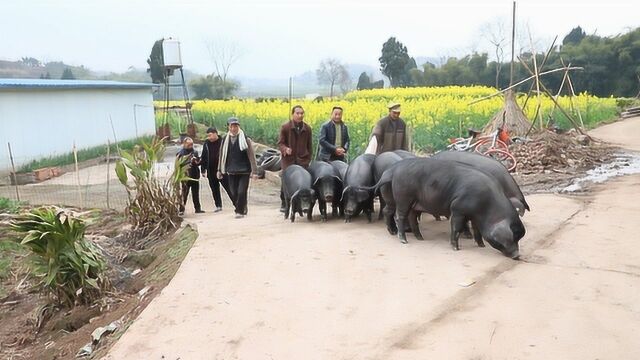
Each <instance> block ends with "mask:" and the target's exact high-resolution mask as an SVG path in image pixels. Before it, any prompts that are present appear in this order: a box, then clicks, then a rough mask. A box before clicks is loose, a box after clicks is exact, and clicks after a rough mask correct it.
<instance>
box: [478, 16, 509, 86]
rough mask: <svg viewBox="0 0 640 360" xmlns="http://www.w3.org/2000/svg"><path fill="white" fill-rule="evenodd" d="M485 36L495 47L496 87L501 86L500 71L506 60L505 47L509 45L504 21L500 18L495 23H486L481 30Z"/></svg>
mask: <svg viewBox="0 0 640 360" xmlns="http://www.w3.org/2000/svg"><path fill="white" fill-rule="evenodd" d="M480 32H481V33H482V37H484V38H485V39H486V40H487V41H488V42H489V43H490V44H491V45H492V46H493V48H494V53H495V56H496V62H495V65H496V84H495V86H496V89H499V88H500V71H501V70H502V63H503V61H504V47H505V46H506V45H507V34H506V30H505V25H504V21H502V20H498V21H496V22H494V23H487V24H485V25H484V26H483V27H482V29H481V30H480Z"/></svg>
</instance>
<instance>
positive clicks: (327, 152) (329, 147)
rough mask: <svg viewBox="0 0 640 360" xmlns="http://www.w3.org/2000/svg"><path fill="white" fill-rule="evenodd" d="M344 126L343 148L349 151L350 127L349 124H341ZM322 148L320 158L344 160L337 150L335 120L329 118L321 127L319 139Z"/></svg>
mask: <svg viewBox="0 0 640 360" xmlns="http://www.w3.org/2000/svg"><path fill="white" fill-rule="evenodd" d="M340 126H341V127H342V148H343V149H344V150H345V151H349V143H350V141H349V129H348V128H347V125H345V124H344V122H343V123H341V124H340ZM318 143H319V144H320V149H319V151H318V160H320V161H330V160H337V159H339V160H344V159H343V158H342V157H338V156H337V155H336V154H335V152H336V145H335V144H336V128H335V126H334V125H333V121H331V120H329V121H327V122H325V123H324V124H322V127H321V128H320V137H319V139H318Z"/></svg>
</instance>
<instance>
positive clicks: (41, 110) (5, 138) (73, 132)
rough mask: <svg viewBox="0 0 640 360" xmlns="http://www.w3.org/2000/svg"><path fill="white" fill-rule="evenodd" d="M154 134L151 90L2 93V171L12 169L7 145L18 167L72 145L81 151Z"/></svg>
mask: <svg viewBox="0 0 640 360" xmlns="http://www.w3.org/2000/svg"><path fill="white" fill-rule="evenodd" d="M134 105H135V106H134ZM134 111H135V117H134ZM109 118H111V120H112V122H113V128H112V126H111V122H110V120H109ZM154 132H155V120H154V115H153V101H152V94H151V89H150V88H147V89H144V88H142V89H68V90H67V89H65V90H62V89H50V90H44V89H24V90H3V91H0V172H4V170H6V169H8V168H9V166H10V162H9V156H8V151H7V142H11V148H12V150H13V154H14V158H15V161H16V166H20V165H21V164H23V163H27V162H29V161H31V160H33V159H36V158H40V157H45V156H51V155H59V154H64V153H68V152H70V151H71V149H72V147H73V143H74V142H75V144H76V146H77V148H79V149H82V148H88V147H92V146H97V145H103V144H106V143H107V139H109V140H110V141H111V142H113V141H115V140H116V139H117V140H118V141H122V140H126V139H132V138H135V137H137V136H143V135H148V134H153V133H154ZM114 133H115V134H114Z"/></svg>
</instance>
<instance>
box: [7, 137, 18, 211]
mask: <svg viewBox="0 0 640 360" xmlns="http://www.w3.org/2000/svg"><path fill="white" fill-rule="evenodd" d="M7 148H9V159H10V160H11V171H12V174H13V185H14V186H15V188H16V200H17V201H20V191H19V190H18V174H16V164H15V163H14V162H13V152H12V151H11V143H10V142H7Z"/></svg>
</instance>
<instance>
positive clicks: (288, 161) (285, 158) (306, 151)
mask: <svg viewBox="0 0 640 360" xmlns="http://www.w3.org/2000/svg"><path fill="white" fill-rule="evenodd" d="M312 135H313V134H312V133H311V127H310V126H309V125H308V124H307V123H305V122H304V109H303V108H302V106H300V105H296V106H294V107H293V108H292V109H291V120H289V121H287V122H286V123H284V124H282V126H281V127H280V136H279V138H278V148H279V149H280V156H281V157H282V162H281V164H282V165H281V166H282V171H284V170H285V169H286V168H287V167H289V166H290V165H293V164H296V165H300V166H302V167H303V168H305V169H306V168H308V167H309V163H311V154H312V152H313V150H312V146H313V139H312ZM285 210H286V209H285V204H284V193H283V191H282V189H280V211H281V212H285Z"/></svg>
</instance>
